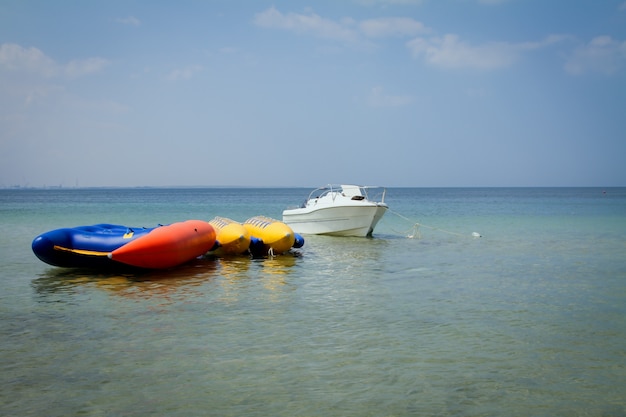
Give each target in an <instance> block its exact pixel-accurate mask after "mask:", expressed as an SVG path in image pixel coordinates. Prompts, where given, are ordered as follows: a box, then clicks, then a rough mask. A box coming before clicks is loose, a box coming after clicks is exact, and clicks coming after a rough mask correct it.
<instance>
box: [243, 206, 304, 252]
mask: <svg viewBox="0 0 626 417" xmlns="http://www.w3.org/2000/svg"><path fill="white" fill-rule="evenodd" d="M243 226H244V227H245V228H246V229H247V230H248V231H249V232H250V235H252V243H251V245H250V250H251V251H252V252H253V254H258V255H265V254H268V253H269V254H279V253H284V252H287V251H288V250H289V249H291V248H292V247H296V248H299V247H302V245H303V244H304V239H302V237H301V236H298V239H297V240H296V235H295V233H294V232H293V230H291V228H290V227H289V226H287V225H286V224H285V223H283V222H280V221H278V220H274V219H271V218H269V217H264V216H256V217H252V218H250V219H248V220H246V221H245V222H244V224H243Z"/></svg>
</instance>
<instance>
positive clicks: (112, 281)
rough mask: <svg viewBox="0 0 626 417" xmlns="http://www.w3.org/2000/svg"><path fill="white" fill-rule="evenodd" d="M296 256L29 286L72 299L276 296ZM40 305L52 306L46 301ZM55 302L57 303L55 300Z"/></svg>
mask: <svg viewBox="0 0 626 417" xmlns="http://www.w3.org/2000/svg"><path fill="white" fill-rule="evenodd" d="M298 256H299V254H285V255H282V256H277V257H274V258H261V259H259V258H254V259H252V258H250V257H247V256H237V257H229V258H215V257H206V258H199V259H195V260H194V261H192V262H190V263H187V264H185V265H182V266H179V267H177V268H172V269H167V270H149V271H146V270H128V271H94V270H93V269H79V268H71V269H65V268H52V269H48V270H46V271H45V272H44V273H43V274H41V275H40V276H39V277H38V278H36V279H34V280H33V281H32V285H33V287H34V289H35V291H36V292H37V294H39V295H42V296H50V295H60V296H63V295H75V294H79V293H84V291H85V288H97V289H100V290H105V291H106V292H108V293H111V294H115V295H118V296H122V297H128V298H136V299H148V298H154V297H161V298H173V299H178V298H180V297H187V296H190V295H193V294H196V295H200V294H204V293H206V291H207V290H206V289H200V287H203V286H206V285H207V284H209V283H210V284H211V285H212V287H211V288H213V289H214V288H221V291H222V292H223V294H224V295H226V298H231V299H232V298H238V296H237V295H235V294H236V293H237V292H238V291H239V290H241V289H242V288H244V287H248V286H250V285H256V286H258V285H259V284H262V285H263V287H265V288H266V289H268V290H271V291H274V290H277V289H278V288H279V287H280V286H282V285H284V284H285V282H286V281H285V278H286V277H287V276H288V275H289V274H290V272H291V271H292V269H293V267H294V266H295V264H296V258H297V257H298ZM42 301H54V300H52V299H50V298H46V299H42ZM57 301H58V300H57Z"/></svg>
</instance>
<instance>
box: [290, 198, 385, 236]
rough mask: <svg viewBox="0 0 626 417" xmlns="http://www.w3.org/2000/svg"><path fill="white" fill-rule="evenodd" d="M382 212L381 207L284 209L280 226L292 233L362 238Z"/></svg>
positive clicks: (380, 216) (383, 211)
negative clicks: (290, 229)
mask: <svg viewBox="0 0 626 417" xmlns="http://www.w3.org/2000/svg"><path fill="white" fill-rule="evenodd" d="M386 211H387V205H385V204H372V205H352V206H336V207H317V208H298V209H288V210H284V211H283V222H284V223H285V224H287V225H288V226H289V227H291V228H292V229H293V231H294V232H295V233H302V234H316V235H330V236H355V237H365V236H371V235H372V233H373V232H374V228H375V227H376V225H377V224H378V222H379V221H380V219H381V218H382V217H383V215H384V214H385V212H386Z"/></svg>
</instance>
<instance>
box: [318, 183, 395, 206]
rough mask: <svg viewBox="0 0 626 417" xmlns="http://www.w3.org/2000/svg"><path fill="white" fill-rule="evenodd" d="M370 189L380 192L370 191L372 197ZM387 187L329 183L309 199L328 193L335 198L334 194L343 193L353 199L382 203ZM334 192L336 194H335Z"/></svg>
mask: <svg viewBox="0 0 626 417" xmlns="http://www.w3.org/2000/svg"><path fill="white" fill-rule="evenodd" d="M370 190H378V191H379V192H378V193H373V194H372V193H371V192H370V193H369V194H372V198H370V195H368V191H370ZM386 191H387V190H386V189H385V188H383V187H378V186H361V185H331V184H329V185H327V186H325V187H320V188H317V189H315V190H313V191H311V193H310V194H309V197H308V198H307V200H313V199H316V198H321V197H324V196H326V195H329V194H330V195H331V196H333V198H334V195H337V194H341V195H344V196H346V197H352V198H353V199H359V200H361V199H365V200H369V201H379V202H381V203H384V202H385V193H386ZM333 194H334V195H333Z"/></svg>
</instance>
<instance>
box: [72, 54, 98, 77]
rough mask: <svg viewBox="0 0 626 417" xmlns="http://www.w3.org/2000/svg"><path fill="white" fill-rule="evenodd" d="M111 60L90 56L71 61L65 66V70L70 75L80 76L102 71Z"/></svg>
mask: <svg viewBox="0 0 626 417" xmlns="http://www.w3.org/2000/svg"><path fill="white" fill-rule="evenodd" d="M108 64H109V61H107V60H106V59H103V58H88V59H81V60H73V61H70V62H69V63H68V64H67V65H65V66H64V67H63V71H64V72H65V74H66V75H68V76H70V77H80V76H82V75H87V74H92V73H94V72H98V71H100V70H101V69H102V68H104V67H105V66H107V65H108Z"/></svg>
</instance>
